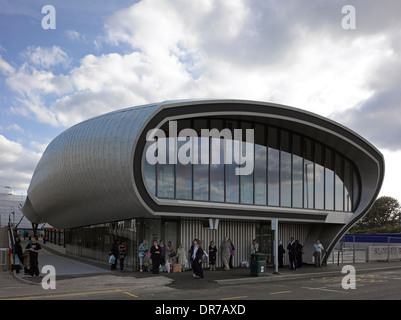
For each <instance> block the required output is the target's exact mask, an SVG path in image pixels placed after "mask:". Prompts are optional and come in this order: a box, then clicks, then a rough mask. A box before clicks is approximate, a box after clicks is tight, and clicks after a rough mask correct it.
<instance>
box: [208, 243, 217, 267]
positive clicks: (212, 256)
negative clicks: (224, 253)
mask: <svg viewBox="0 0 401 320" xmlns="http://www.w3.org/2000/svg"><path fill="white" fill-rule="evenodd" d="M216 253H217V248H216V246H215V244H214V241H213V240H212V241H210V245H209V267H210V271H212V270H215V271H216Z"/></svg>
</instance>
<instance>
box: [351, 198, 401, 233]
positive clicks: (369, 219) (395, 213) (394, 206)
mask: <svg viewBox="0 0 401 320" xmlns="http://www.w3.org/2000/svg"><path fill="white" fill-rule="evenodd" d="M400 217H401V208H400V203H399V202H398V200H397V199H394V198H392V197H386V196H383V197H380V198H378V199H377V200H376V201H375V203H374V204H373V206H372V208H371V209H370V210H369V212H368V213H367V214H366V216H365V217H364V218H363V219H362V220H360V221H359V222H358V223H357V224H356V225H355V226H354V227H353V228H352V229H353V231H362V230H368V229H378V228H386V227H395V226H397V225H399V224H400Z"/></svg>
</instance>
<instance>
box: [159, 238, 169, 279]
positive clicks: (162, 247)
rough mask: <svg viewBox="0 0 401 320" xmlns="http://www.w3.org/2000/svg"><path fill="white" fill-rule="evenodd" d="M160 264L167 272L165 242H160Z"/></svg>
mask: <svg viewBox="0 0 401 320" xmlns="http://www.w3.org/2000/svg"><path fill="white" fill-rule="evenodd" d="M160 264H161V266H162V270H163V271H164V272H167V269H166V246H165V245H164V240H160Z"/></svg>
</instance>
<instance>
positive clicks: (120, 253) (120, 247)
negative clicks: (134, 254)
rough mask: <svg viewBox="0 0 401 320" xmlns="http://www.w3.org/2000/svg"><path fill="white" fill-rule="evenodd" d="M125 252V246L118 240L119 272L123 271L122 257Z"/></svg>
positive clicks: (123, 257)
mask: <svg viewBox="0 0 401 320" xmlns="http://www.w3.org/2000/svg"><path fill="white" fill-rule="evenodd" d="M126 253H127V247H126V246H125V242H124V241H120V245H119V246H118V259H119V260H120V272H124V259H125V255H126Z"/></svg>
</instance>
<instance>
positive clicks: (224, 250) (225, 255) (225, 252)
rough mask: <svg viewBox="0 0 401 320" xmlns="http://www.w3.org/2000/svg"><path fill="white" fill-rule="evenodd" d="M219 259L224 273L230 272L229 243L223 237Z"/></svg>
mask: <svg viewBox="0 0 401 320" xmlns="http://www.w3.org/2000/svg"><path fill="white" fill-rule="evenodd" d="M221 257H222V259H223V265H224V271H229V270H230V265H229V261H230V242H228V238H227V237H224V240H223V243H222V244H221Z"/></svg>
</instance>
